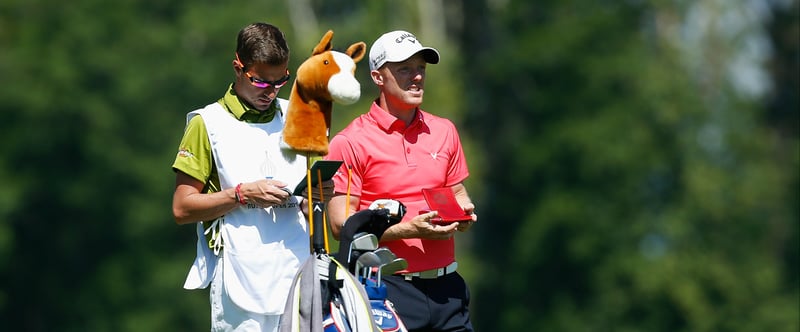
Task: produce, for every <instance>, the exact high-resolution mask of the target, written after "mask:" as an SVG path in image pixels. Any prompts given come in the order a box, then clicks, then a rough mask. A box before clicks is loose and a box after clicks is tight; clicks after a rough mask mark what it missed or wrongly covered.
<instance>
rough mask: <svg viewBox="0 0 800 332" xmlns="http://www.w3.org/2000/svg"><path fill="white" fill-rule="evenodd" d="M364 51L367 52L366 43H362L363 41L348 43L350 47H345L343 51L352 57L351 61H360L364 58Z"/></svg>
mask: <svg viewBox="0 0 800 332" xmlns="http://www.w3.org/2000/svg"><path fill="white" fill-rule="evenodd" d="M366 53H367V44H366V43H364V42H363V41H362V42H358V43H355V44H353V45H350V47H348V48H347V52H345V54H347V55H349V56H350V57H351V58H353V62H359V61H361V59H363V58H364V54H366Z"/></svg>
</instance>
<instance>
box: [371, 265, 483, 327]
mask: <svg viewBox="0 0 800 332" xmlns="http://www.w3.org/2000/svg"><path fill="white" fill-rule="evenodd" d="M382 279H383V281H382V282H383V283H385V284H386V292H387V295H388V299H389V301H391V302H392V303H394V307H395V310H397V314H398V315H399V316H400V319H401V320H402V321H403V324H405V326H406V328H408V330H409V331H414V332H417V331H419V332H421V331H453V332H455V331H459V332H461V331H473V329H472V323H471V322H470V320H469V289H468V288H467V284H466V282H464V279H463V278H461V276H460V275H459V274H458V272H454V273H450V274H448V275H444V276H441V277H439V278H436V279H420V278H412V279H411V280H408V281H407V280H405V278H404V277H403V276H398V275H392V276H384V277H383V278H382Z"/></svg>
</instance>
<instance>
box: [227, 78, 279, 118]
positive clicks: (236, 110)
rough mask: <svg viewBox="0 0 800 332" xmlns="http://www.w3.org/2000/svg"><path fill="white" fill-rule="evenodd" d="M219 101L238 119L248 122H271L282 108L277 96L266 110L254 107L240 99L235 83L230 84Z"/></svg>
mask: <svg viewBox="0 0 800 332" xmlns="http://www.w3.org/2000/svg"><path fill="white" fill-rule="evenodd" d="M217 102H218V103H220V104H221V105H222V106H223V107H225V109H227V110H228V112H230V113H231V114H233V116H234V117H235V118H236V119H238V120H239V121H244V122H248V123H267V122H270V121H272V119H273V118H274V117H275V113H276V112H277V111H278V110H280V106H279V105H278V104H279V103H278V99H277V98H276V99H275V100H273V101H272V105H270V106H269V108H268V109H267V110H266V111H263V112H262V111H259V110H257V109H255V108H253V107H252V106H250V104H248V103H247V102H245V101H244V100H242V99H240V98H239V96H237V95H236V90H234V89H233V84H231V85H230V86H228V90H227V92H225V96H223V97H222V98H220V100H219V101H217Z"/></svg>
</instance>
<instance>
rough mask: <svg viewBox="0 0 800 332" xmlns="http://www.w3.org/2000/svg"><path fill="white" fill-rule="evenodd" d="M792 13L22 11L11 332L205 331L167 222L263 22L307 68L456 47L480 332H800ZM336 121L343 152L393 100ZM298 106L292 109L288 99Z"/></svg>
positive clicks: (799, 141) (4, 124) (2, 292)
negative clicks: (245, 33)
mask: <svg viewBox="0 0 800 332" xmlns="http://www.w3.org/2000/svg"><path fill="white" fill-rule="evenodd" d="M799 12H800V9H798V0H698V1H685V0H626V1H597V0H536V1H530V0H460V1H443V0H418V1H410V0H406V1H400V0H392V1H389V0H386V1H383V0H382V1H352V0H347V1H345V0H327V1H322V0H286V1H240V0H232V1H207V0H194V1H185V0H176V1H160V0H159V1H155V0H135V1H134V0H117V1H105V0H73V1H69V2H66V1H43V0H4V1H3V2H2V3H0V78H2V80H0V82H2V83H0V110H2V113H0V114H2V119H1V120H0V155H2V157H1V158H0V180H1V181H2V183H3V184H2V186H0V318H2V321H3V322H4V323H3V326H4V328H2V329H3V330H8V331H204V330H208V329H209V308H208V293H207V290H206V291H186V290H183V289H182V285H183V281H184V277H185V275H186V273H187V271H188V267H189V266H190V264H191V263H192V260H193V258H194V255H195V235H194V227H188V226H177V225H176V224H175V223H174V221H173V220H172V216H171V200H172V191H173V188H174V173H173V172H172V170H171V165H172V162H173V160H174V158H175V155H176V153H177V147H178V143H179V140H180V137H181V134H182V131H183V127H184V123H185V114H186V113H187V112H189V111H191V110H194V109H196V108H199V107H202V106H204V105H206V104H208V103H211V102H213V101H215V100H217V99H218V98H220V97H221V96H222V95H223V93H224V91H225V89H226V87H227V86H228V84H229V83H230V82H231V81H232V80H233V70H232V68H231V62H232V60H233V52H234V47H235V37H236V34H237V32H238V31H239V29H240V28H242V27H243V26H245V25H247V24H249V23H252V22H256V21H266V22H270V23H273V24H276V25H278V26H279V27H280V28H281V29H282V30H283V31H284V32H285V33H286V35H287V37H288V41H289V46H290V48H291V50H292V60H291V62H290V65H289V67H290V69H291V70H292V71H293V72H294V69H296V68H297V66H298V65H299V64H300V63H301V62H302V61H303V60H304V59H305V58H307V57H308V56H309V55H310V51H311V49H312V48H313V46H314V45H315V44H316V43H317V42H318V41H319V39H320V37H321V36H322V35H323V34H324V32H325V31H327V30H328V29H331V30H334V33H335V34H334V38H333V45H334V48H337V49H341V50H343V49H345V48H346V47H347V46H349V45H350V44H352V43H354V42H357V41H365V42H366V43H367V44H368V45H371V44H372V42H373V41H374V40H375V39H376V38H377V37H378V36H379V35H380V34H381V33H383V32H386V31H389V30H394V29H404V30H408V31H411V32H413V33H415V34H417V36H418V37H419V38H420V39H421V40H422V41H423V42H424V43H425V44H426V45H428V46H433V47H436V48H438V50H439V51H440V52H441V54H442V61H441V62H440V64H438V65H432V66H429V67H428V68H429V69H428V79H427V84H426V95H425V103H424V104H423V108H424V109H426V110H428V111H430V112H433V113H435V114H439V115H443V116H446V117H449V118H451V119H452V120H453V121H454V122H455V123H456V124H457V126H458V127H459V128H460V131H461V135H462V139H463V140H464V144H465V149H466V153H467V157H468V159H469V164H470V169H471V177H470V178H469V180H468V181H467V183H466V184H467V186H468V188H469V190H470V192H471V194H472V196H473V200H474V201H475V202H476V205H477V210H476V211H477V212H478V214H479V216H480V221H479V223H478V224H476V225H475V227H473V228H472V230H471V232H469V233H465V234H459V235H458V236H457V244H458V247H459V251H458V259H459V262H460V265H459V270H460V271H461V273H462V274H463V275H464V276H465V278H466V279H467V280H468V283H469V284H470V287H471V291H472V297H473V302H472V307H471V310H472V316H473V321H474V324H475V326H476V328H477V330H478V331H798V330H800V300H798V298H800V292H799V289H800V279H799V278H798V267H800V261H799V256H800V243H799V242H798V237H799V236H798V235H799V234H798V233H799V232H800V231H799V230H798V224H799V223H800V209H799V208H798V206H800V194H799V193H800V183H799V180H798V179H799V178H800V176H799V175H798V173H799V170H800V167H799V166H800V137H798V136H799V135H798V127H800V119H799V118H798V111H799V110H800V105H798V90H800V87H799V86H798V81H799V76H800V68H798V63H799V62H800V61H799V60H800V46H798V44H800V25H799V24H800V23H799V22H800V19H799V18H798V14H799ZM357 77H358V79H359V80H360V82H361V84H362V98H361V100H360V101H359V102H358V103H357V104H355V105H349V106H342V105H335V106H334V115H333V118H334V125H333V127H332V128H331V130H332V132H333V133H335V132H338V131H339V130H341V129H342V128H343V127H344V125H345V124H346V123H348V122H349V121H350V120H352V119H353V118H354V117H356V116H357V115H358V114H361V113H363V112H366V111H367V108H368V106H369V103H370V102H371V101H372V99H373V98H374V97H375V96H376V94H377V90H376V89H375V88H374V87H373V86H372V83H371V81H370V79H369V76H368V65H367V62H366V60H364V61H362V62H360V63H359V64H358V69H357ZM289 90H290V89H288V88H284V89H283V91H281V93H280V96H281V97H283V98H288V96H289Z"/></svg>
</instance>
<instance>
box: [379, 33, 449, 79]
mask: <svg viewBox="0 0 800 332" xmlns="http://www.w3.org/2000/svg"><path fill="white" fill-rule="evenodd" d="M419 52H422V56H423V57H424V58H425V61H426V62H428V63H433V64H436V63H439V51H437V50H436V49H434V48H431V47H424V46H422V43H420V41H419V40H417V37H416V36H414V34H412V33H410V32H408V31H403V30H395V31H392V32H387V33H384V34H383V35H382V36H381V37H380V38H378V40H376V41H375V42H374V43H373V44H372V48H370V50H369V69H370V70H375V69H378V68H380V67H381V66H383V65H384V64H385V63H387V62H403V61H405V60H406V59H408V58H410V57H411V56H412V55H414V54H417V53H419Z"/></svg>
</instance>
